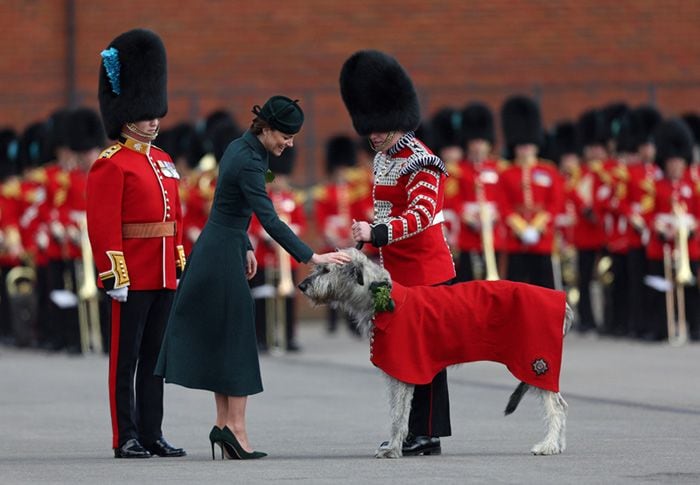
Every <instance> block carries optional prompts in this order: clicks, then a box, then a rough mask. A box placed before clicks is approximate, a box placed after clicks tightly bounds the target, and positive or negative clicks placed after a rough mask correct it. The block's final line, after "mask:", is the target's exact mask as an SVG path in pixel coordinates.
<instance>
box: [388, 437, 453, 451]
mask: <svg viewBox="0 0 700 485" xmlns="http://www.w3.org/2000/svg"><path fill="white" fill-rule="evenodd" d="M387 446H389V442H388V441H385V442H384V443H382V444H381V445H379V447H380V448H386V447H387ZM401 452H402V453H403V456H420V455H426V456H428V455H439V454H441V453H442V447H441V446H440V438H438V437H433V436H412V435H409V436H408V437H407V438H406V440H405V441H404V442H403V444H402V446H401Z"/></svg>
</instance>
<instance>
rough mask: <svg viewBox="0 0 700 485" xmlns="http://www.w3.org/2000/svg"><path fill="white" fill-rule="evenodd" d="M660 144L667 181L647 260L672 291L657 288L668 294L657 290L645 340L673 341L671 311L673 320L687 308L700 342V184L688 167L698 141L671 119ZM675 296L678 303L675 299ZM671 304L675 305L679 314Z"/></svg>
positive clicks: (656, 206) (657, 197) (657, 136)
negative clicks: (699, 282) (698, 235)
mask: <svg viewBox="0 0 700 485" xmlns="http://www.w3.org/2000/svg"><path fill="white" fill-rule="evenodd" d="M654 141H655V143H656V162H657V163H658V164H659V166H660V167H662V169H663V171H664V177H663V178H662V179H661V180H658V181H657V182H656V183H655V190H654V199H653V200H654V201H653V205H652V207H651V209H650V211H649V212H648V213H647V215H646V220H647V224H648V226H649V229H650V231H651V237H650V238H649V244H648V245H647V258H648V259H649V274H650V275H651V276H652V277H656V281H660V279H665V280H666V281H665V285H667V286H668V287H667V288H661V287H657V288H656V289H657V290H665V293H666V295H664V291H654V292H652V293H651V296H650V297H649V298H648V305H647V307H646V308H647V310H648V316H649V319H650V328H649V332H648V333H647V334H646V335H645V338H646V339H648V340H663V339H665V338H668V337H669V335H668V322H667V318H669V317H668V314H667V312H668V311H669V310H671V312H672V314H675V315H674V316H673V317H671V318H678V319H680V317H679V313H681V312H682V311H683V310H684V311H685V317H686V319H687V324H688V330H689V336H690V338H691V340H699V339H700V295H699V294H698V288H697V274H698V263H699V261H700V245H699V244H698V241H697V239H695V237H693V235H692V234H693V233H694V232H696V231H697V228H698V221H699V220H700V196H699V194H698V189H697V186H695V185H694V184H693V183H692V182H691V180H690V178H689V177H688V175H687V171H688V166H689V164H690V162H691V160H692V159H693V137H692V134H691V132H690V129H689V128H688V127H687V125H686V124H685V123H684V122H683V121H682V120H680V119H670V120H667V121H664V122H662V123H660V124H659V125H658V127H657V128H656V130H655V131H654ZM683 246H685V248H684V247H683ZM684 252H685V254H683V253H684ZM665 258H666V262H664V259H665ZM683 260H685V262H686V263H687V264H688V266H690V271H689V274H688V275H687V276H688V278H687V279H685V280H683V279H682V278H681V277H680V274H681V269H682V266H683V265H682V262H683ZM665 265H666V267H665ZM652 279H653V278H649V280H652ZM677 285H678V288H677V289H676V286H677ZM674 290H675V291H674ZM669 293H670V294H669ZM674 294H675V295H674ZM669 296H670V298H669ZM674 298H677V300H676V301H674ZM683 300H684V301H683ZM670 305H674V307H675V311H673V310H674V309H672V308H670ZM680 305H683V308H680ZM671 337H672V338H673V336H671Z"/></svg>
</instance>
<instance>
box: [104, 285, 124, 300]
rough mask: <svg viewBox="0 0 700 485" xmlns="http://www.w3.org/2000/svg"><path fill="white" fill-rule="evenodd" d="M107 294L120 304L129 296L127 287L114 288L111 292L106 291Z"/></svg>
mask: <svg viewBox="0 0 700 485" xmlns="http://www.w3.org/2000/svg"><path fill="white" fill-rule="evenodd" d="M107 294H108V295H109V296H111V297H112V299H114V300H117V301H118V302H120V303H124V302H125V301H126V297H127V295H128V294H129V287H128V286H122V287H121V288H115V289H113V290H107Z"/></svg>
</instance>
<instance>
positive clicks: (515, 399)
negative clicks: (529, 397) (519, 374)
mask: <svg viewBox="0 0 700 485" xmlns="http://www.w3.org/2000/svg"><path fill="white" fill-rule="evenodd" d="M529 388H530V386H529V385H527V384H525V383H524V382H521V383H520V384H518V387H516V388H515V391H513V394H511V395H510V399H508V404H507V405H506V410H505V411H504V414H505V415H506V416H508V415H509V414H512V413H513V411H515V410H516V408H517V407H518V404H520V400H521V399H522V398H523V396H524V395H525V393H526V392H527V390H528V389H529Z"/></svg>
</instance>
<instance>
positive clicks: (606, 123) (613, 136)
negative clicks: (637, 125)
mask: <svg viewBox="0 0 700 485" xmlns="http://www.w3.org/2000/svg"><path fill="white" fill-rule="evenodd" d="M600 111H601V115H602V116H603V131H604V135H603V136H604V137H605V139H606V141H609V140H617V136H618V134H619V133H620V129H621V128H622V123H623V120H624V118H625V116H626V115H627V113H629V111H630V109H629V106H627V104H626V103H623V102H617V103H611V104H608V105H606V106H604V107H603V108H602V109H601V110H600Z"/></svg>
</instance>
